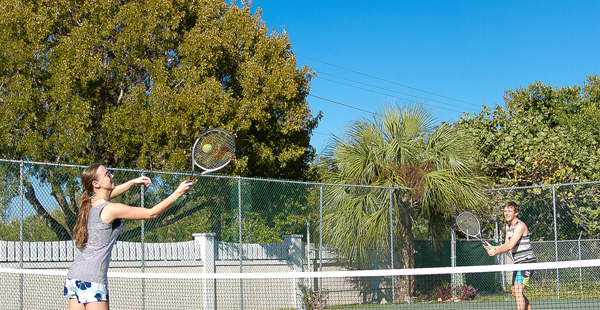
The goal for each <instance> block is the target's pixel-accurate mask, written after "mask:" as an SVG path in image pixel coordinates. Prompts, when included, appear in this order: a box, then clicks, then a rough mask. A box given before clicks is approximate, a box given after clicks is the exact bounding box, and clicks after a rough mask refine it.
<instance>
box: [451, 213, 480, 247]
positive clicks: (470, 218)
mask: <svg viewBox="0 0 600 310" xmlns="http://www.w3.org/2000/svg"><path fill="white" fill-rule="evenodd" d="M456 225H458V228H460V230H461V231H462V232H463V233H464V234H465V235H467V236H469V237H474V238H477V239H478V240H479V241H481V243H483V240H481V226H480V225H479V220H478V219H477V217H475V215H473V213H471V212H467V211H465V212H462V213H461V214H459V215H458V216H457V217H456Z"/></svg>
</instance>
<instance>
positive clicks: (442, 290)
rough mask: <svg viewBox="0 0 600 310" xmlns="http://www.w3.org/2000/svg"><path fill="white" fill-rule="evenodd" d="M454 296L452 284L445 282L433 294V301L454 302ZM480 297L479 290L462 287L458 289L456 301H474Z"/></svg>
mask: <svg viewBox="0 0 600 310" xmlns="http://www.w3.org/2000/svg"><path fill="white" fill-rule="evenodd" d="M453 296H454V294H453V292H452V284H450V283H449V282H444V283H442V285H440V286H438V287H436V288H435V289H434V290H433V292H432V293H431V299H432V300H441V301H446V300H453V299H454V297H453ZM477 296H479V294H477V289H476V288H474V287H472V286H470V285H468V286H467V285H460V286H457V287H456V298H455V299H454V300H472V299H474V298H475V297H477Z"/></svg>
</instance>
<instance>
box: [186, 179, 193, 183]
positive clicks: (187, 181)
mask: <svg viewBox="0 0 600 310" xmlns="http://www.w3.org/2000/svg"><path fill="white" fill-rule="evenodd" d="M192 182H194V181H193V180H192V179H187V180H185V183H192Z"/></svg>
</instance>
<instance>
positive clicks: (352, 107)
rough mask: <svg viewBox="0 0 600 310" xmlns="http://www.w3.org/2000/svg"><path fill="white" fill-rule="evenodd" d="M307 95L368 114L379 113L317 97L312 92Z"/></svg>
mask: <svg viewBox="0 0 600 310" xmlns="http://www.w3.org/2000/svg"><path fill="white" fill-rule="evenodd" d="M308 95H309V96H311V97H315V98H317V99H321V100H324V101H327V102H331V103H335V104H337V105H341V106H344V107H347V108H350V109H354V110H358V111H362V112H367V113H370V114H373V115H379V113H375V112H372V111H369V110H365V109H361V108H357V107H355V106H351V105H349V104H345V103H341V102H339V101H335V100H331V99H327V98H323V97H319V96H316V95H313V94H308Z"/></svg>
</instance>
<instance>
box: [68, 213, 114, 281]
mask: <svg viewBox="0 0 600 310" xmlns="http://www.w3.org/2000/svg"><path fill="white" fill-rule="evenodd" d="M108 203H109V202H108V201H107V202H105V203H102V204H100V205H97V206H95V207H93V208H91V209H90V215H89V219H88V224H87V229H88V241H87V244H86V245H85V246H84V247H83V249H82V250H81V251H80V252H79V253H78V254H77V256H75V259H74V260H73V264H72V265H71V268H69V271H68V272H67V278H69V279H75V280H81V281H86V282H95V283H103V284H106V283H107V278H106V274H107V273H108V263H109V261H110V255H111V251H112V248H113V245H114V244H115V243H116V241H117V237H118V236H119V234H120V233H121V231H122V230H123V220H120V219H116V220H114V221H113V222H112V223H111V224H106V223H104V222H103V221H102V219H100V213H101V212H102V209H104V207H106V205H107V204H108Z"/></svg>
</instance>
